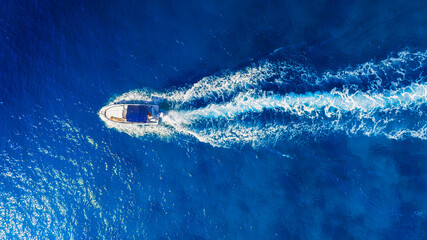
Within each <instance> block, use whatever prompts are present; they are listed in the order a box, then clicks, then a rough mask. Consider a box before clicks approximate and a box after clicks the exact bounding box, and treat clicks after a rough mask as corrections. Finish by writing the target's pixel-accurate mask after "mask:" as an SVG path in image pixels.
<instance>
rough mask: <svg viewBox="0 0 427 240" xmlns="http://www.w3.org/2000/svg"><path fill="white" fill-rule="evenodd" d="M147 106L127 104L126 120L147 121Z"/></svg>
mask: <svg viewBox="0 0 427 240" xmlns="http://www.w3.org/2000/svg"><path fill="white" fill-rule="evenodd" d="M148 110H149V108H148V106H144V105H129V106H128V108H127V112H126V120H127V121H128V122H143V123H146V122H147V115H148Z"/></svg>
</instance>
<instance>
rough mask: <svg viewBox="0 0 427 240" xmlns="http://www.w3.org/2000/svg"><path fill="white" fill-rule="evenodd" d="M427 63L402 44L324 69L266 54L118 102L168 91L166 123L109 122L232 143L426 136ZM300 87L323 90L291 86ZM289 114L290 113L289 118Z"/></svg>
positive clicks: (138, 131)
mask: <svg viewBox="0 0 427 240" xmlns="http://www.w3.org/2000/svg"><path fill="white" fill-rule="evenodd" d="M425 64H426V52H424V53H423V52H415V53H411V52H408V51H403V52H400V53H398V54H397V56H394V57H389V58H387V59H386V60H383V61H381V62H378V63H373V62H368V63H365V64H362V65H359V66H357V67H356V68H354V69H346V70H344V71H338V72H335V73H334V72H331V71H328V72H325V73H323V74H322V75H320V76H318V75H317V74H316V72H314V71H313V70H311V69H310V68H307V67H303V66H301V65H299V64H295V63H287V62H278V63H272V62H269V61H263V62H261V63H260V64H258V65H253V66H250V67H247V68H245V69H242V70H239V71H234V72H230V71H228V72H223V73H221V74H218V75H214V76H210V77H205V78H203V79H202V80H201V81H199V82H197V83H195V84H194V85H192V86H190V87H188V88H184V89H178V90H173V91H167V92H163V93H160V92H152V91H151V92H150V91H149V90H136V91H131V92H128V93H125V94H123V95H121V96H119V97H117V98H116V99H114V100H113V102H116V101H121V100H144V99H145V100H146V99H149V97H150V95H158V96H162V97H166V98H168V99H169V100H170V101H171V102H172V103H173V105H174V110H172V111H170V112H169V114H168V116H166V117H165V118H164V123H165V124H164V125H161V126H128V125H122V124H114V123H108V126H109V127H114V128H116V129H117V130H119V131H123V132H126V133H128V134H130V135H132V136H143V135H147V134H149V135H157V136H161V137H163V138H167V139H169V138H171V137H176V136H177V135H179V134H188V135H192V136H194V137H196V138H197V139H199V140H200V141H202V142H207V143H210V144H212V145H214V146H226V147H227V146H232V145H234V144H245V143H249V144H252V145H265V144H271V143H273V144H274V143H275V142H276V141H279V140H281V139H284V138H292V137H298V136H301V135H302V134H306V133H308V134H312V135H314V136H316V135H319V134H328V133H330V132H343V133H347V134H350V135H357V134H362V135H367V136H385V137H388V138H392V139H403V138H407V137H415V138H420V139H427V135H426V134H427V130H426V120H425V112H424V109H426V108H427V106H426V102H427V85H426V83H425V73H424V68H426V67H425ZM407 75H410V77H409V76H407ZM414 76H415V77H414ZM411 78H412V79H411ZM332 81H335V82H337V81H339V82H340V87H338V88H337V87H334V88H332V89H322V86H326V85H327V84H329V83H330V82H332ZM272 86H273V88H272ZM295 86H302V87H303V88H305V89H315V90H316V91H305V92H304V93H300V94H297V93H294V92H291V91H290V92H287V89H288V88H290V89H292V88H293V87H295ZM319 89H320V90H319ZM266 111H269V112H270V113H271V112H273V113H275V114H276V115H275V116H273V117H270V118H268V119H267V120H259V119H258V118H256V117H255V116H254V114H258V115H257V116H258V117H259V114H261V116H262V115H263V114H264V113H265V112H266ZM248 114H249V115H248ZM252 115H253V116H252ZM245 116H246V117H245ZM251 116H252V117H251ZM248 117H249V120H248ZM283 117H287V118H289V120H288V121H286V122H284V121H282V120H283V119H281V118H283Z"/></svg>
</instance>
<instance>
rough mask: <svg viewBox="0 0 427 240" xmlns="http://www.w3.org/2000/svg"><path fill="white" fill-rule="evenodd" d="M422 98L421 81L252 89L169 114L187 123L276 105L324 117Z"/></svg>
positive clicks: (425, 97) (425, 89)
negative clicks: (371, 87)
mask: <svg viewBox="0 0 427 240" xmlns="http://www.w3.org/2000/svg"><path fill="white" fill-rule="evenodd" d="M426 101H427V85H424V84H411V85H410V86H407V87H404V88H401V89H398V90H390V91H386V92H383V93H365V92H361V91H358V92H356V93H349V90H348V89H345V90H342V91H338V90H335V89H334V90H332V91H331V92H316V93H306V94H293V93H290V94H287V95H285V96H281V95H262V96H257V95H256V93H253V92H248V93H243V94H240V95H238V96H237V97H236V98H235V99H233V100H232V101H230V102H228V103H226V104H211V105H209V106H207V107H205V108H201V109H196V110H192V111H180V112H174V111H173V112H171V113H170V116H169V117H170V118H171V119H174V121H176V122H177V121H181V122H182V123H187V124H188V123H190V122H191V121H197V120H198V119H200V118H219V117H224V118H233V117H235V116H237V115H239V114H243V113H246V112H262V111H264V110H266V109H278V110H281V111H285V112H289V113H291V114H296V115H298V116H306V117H317V116H318V115H319V114H322V113H324V114H325V115H326V116H327V117H339V116H340V115H341V114H342V113H343V112H352V113H355V114H357V115H360V116H366V114H368V113H373V112H374V111H376V110H380V111H390V110H393V109H407V108H409V107H412V106H415V105H420V104H424V103H426Z"/></svg>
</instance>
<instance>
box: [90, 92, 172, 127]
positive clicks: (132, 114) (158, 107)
mask: <svg viewBox="0 0 427 240" xmlns="http://www.w3.org/2000/svg"><path fill="white" fill-rule="evenodd" d="M167 110H168V109H167V102H166V99H165V98H161V97H154V96H153V97H152V98H151V101H120V102H117V103H112V104H109V105H107V106H105V107H103V108H101V110H100V111H99V113H98V114H99V116H100V117H101V119H103V120H107V121H111V122H115V123H122V124H134V125H149V124H159V123H161V121H162V118H163V117H164V116H165V115H166V114H167Z"/></svg>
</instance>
